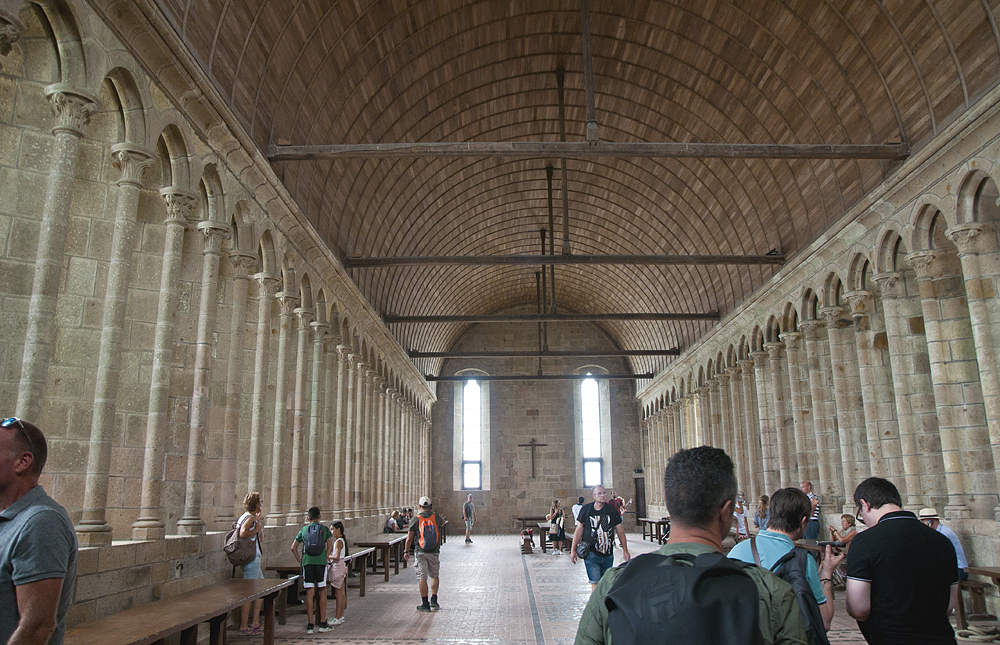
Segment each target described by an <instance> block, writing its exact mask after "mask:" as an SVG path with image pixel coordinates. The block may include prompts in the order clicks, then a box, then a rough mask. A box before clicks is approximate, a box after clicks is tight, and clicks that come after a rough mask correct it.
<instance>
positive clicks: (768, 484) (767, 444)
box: [750, 351, 781, 492]
mask: <svg viewBox="0 0 1000 645" xmlns="http://www.w3.org/2000/svg"><path fill="white" fill-rule="evenodd" d="M750 358H751V359H752V360H753V370H754V381H755V382H756V384H757V417H758V423H759V424H760V444H761V455H760V456H761V467H762V469H763V479H764V488H765V489H766V490H769V491H772V492H773V491H775V490H777V489H778V487H779V486H780V481H781V478H780V475H779V470H780V469H781V464H780V460H779V458H778V445H777V444H778V434H777V432H776V431H775V421H774V409H773V401H774V397H773V396H771V391H770V384H771V380H770V377H769V375H768V373H767V371H768V367H769V366H770V363H771V361H770V358H769V357H768V355H767V352H763V351H761V352H750Z"/></svg>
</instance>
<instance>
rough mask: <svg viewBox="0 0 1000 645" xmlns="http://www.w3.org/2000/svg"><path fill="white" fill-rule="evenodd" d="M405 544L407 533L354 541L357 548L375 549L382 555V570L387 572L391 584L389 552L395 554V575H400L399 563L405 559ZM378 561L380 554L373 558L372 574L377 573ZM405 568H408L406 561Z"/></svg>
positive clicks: (375, 536) (383, 534) (386, 578)
mask: <svg viewBox="0 0 1000 645" xmlns="http://www.w3.org/2000/svg"><path fill="white" fill-rule="evenodd" d="M405 543H406V534H405V533H382V534H379V535H373V536H371V537H367V538H364V539H362V540H355V541H354V545H355V546H359V547H361V548H362V549H375V550H376V551H377V552H378V553H381V554H382V568H383V569H384V570H385V581H386V582H389V552H390V551H391V552H392V554H393V560H394V561H395V573H399V561H400V560H402V559H403V545H404V544H405ZM377 561H378V554H376V555H375V557H373V558H372V573H374V572H375V567H376V564H375V563H376V562H377ZM403 568H404V569H405V568H406V562H405V561H404V562H403Z"/></svg>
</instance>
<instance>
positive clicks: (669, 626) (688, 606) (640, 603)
mask: <svg viewBox="0 0 1000 645" xmlns="http://www.w3.org/2000/svg"><path fill="white" fill-rule="evenodd" d="M664 492H665V494H666V503H667V508H668V510H669V511H670V523H671V530H670V539H669V540H668V542H667V544H665V545H664V546H662V547H660V549H659V551H657V552H655V553H649V554H646V555H640V556H639V557H636V558H633V559H632V560H631V561H629V562H627V563H626V564H624V565H621V566H619V567H617V568H614V569H611V570H610V571H608V572H607V574H605V575H604V577H603V578H601V581H600V582H599V583H598V584H597V587H596V588H595V589H594V592H593V593H592V594H591V596H590V600H589V601H588V602H587V607H586V609H584V611H583V617H582V618H581V619H580V626H579V628H578V629H577V632H576V643H577V645H598V644H604V643H609V644H610V643H612V642H614V643H617V644H618V645H627V644H629V643H685V644H688V643H691V644H697V643H713V644H714V643H726V644H727V645H737V644H740V643H753V644H755V645H759V644H766V645H770V644H782V645H805V643H806V640H805V638H806V637H805V632H803V630H802V619H801V617H800V615H799V610H798V607H797V606H796V604H795V594H794V593H793V592H792V587H791V585H789V584H788V583H787V582H785V581H784V580H781V579H780V578H778V577H777V576H774V575H772V574H771V573H769V572H767V571H765V570H764V569H762V568H759V567H756V566H754V565H749V564H743V563H741V562H737V561H735V560H730V559H728V558H726V557H725V556H724V555H722V540H723V539H724V538H725V537H727V536H728V535H729V528H730V526H731V525H732V517H733V506H734V503H735V500H736V475H735V473H734V470H733V461H732V459H730V458H729V456H728V455H727V454H726V453H725V452H724V451H722V450H719V449H718V448H710V447H708V446H701V447H699V448H692V449H690V450H681V451H680V452H678V453H676V454H675V455H674V456H673V457H671V458H670V461H669V462H668V464H667V468H666V472H665V474H664ZM695 590H697V593H694V592H695Z"/></svg>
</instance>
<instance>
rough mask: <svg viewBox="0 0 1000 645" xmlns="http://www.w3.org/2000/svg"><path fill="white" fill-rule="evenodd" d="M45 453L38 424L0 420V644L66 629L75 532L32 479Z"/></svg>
mask: <svg viewBox="0 0 1000 645" xmlns="http://www.w3.org/2000/svg"><path fill="white" fill-rule="evenodd" d="M47 458H48V444H47V443H46V441H45V435H43V434H42V431H41V430H39V429H38V428H37V427H35V426H34V425H33V424H31V423H28V422H27V421H22V420H21V419H18V418H15V417H11V418H9V419H4V420H3V421H0V643H8V642H10V643H18V644H20V643H26V644H29V645H31V644H36V643H37V644H38V645H45V643H49V645H62V642H63V635H64V634H65V632H66V611H67V610H68V609H69V605H70V602H72V600H73V587H74V586H75V583H76V551H77V545H76V533H74V531H73V523H72V522H71V521H70V519H69V514H68V513H66V509H64V508H63V507H62V506H60V505H59V504H57V503H55V501H53V500H52V498H51V497H49V496H48V495H46V494H45V491H44V490H43V489H42V487H41V486H39V485H38V477H39V475H41V474H42V468H43V467H44V466H45V460H46V459H47Z"/></svg>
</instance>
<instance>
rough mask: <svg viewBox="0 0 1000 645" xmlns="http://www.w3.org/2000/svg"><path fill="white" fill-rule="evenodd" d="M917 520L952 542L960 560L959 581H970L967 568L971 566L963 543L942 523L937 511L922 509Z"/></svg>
mask: <svg viewBox="0 0 1000 645" xmlns="http://www.w3.org/2000/svg"><path fill="white" fill-rule="evenodd" d="M917 518H918V519H919V520H920V521H921V522H923V523H924V524H926V525H927V526H929V527H931V528H932V529H934V530H935V531H937V532H938V533H940V534H941V535H943V536H945V537H946V538H948V540H950V541H951V545H952V546H953V547H955V556H956V557H957V558H958V579H959V580H968V579H969V572H968V571H966V568H967V567H968V566H969V560H968V559H967V558H966V557H965V549H963V548H962V543H961V542H960V541H959V540H958V536H957V535H955V532H954V531H952V530H951V529H950V528H948V527H947V526H945V525H944V524H942V523H941V518H940V517H938V512H937V509H934V508H922V509H920V512H919V513H917Z"/></svg>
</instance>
